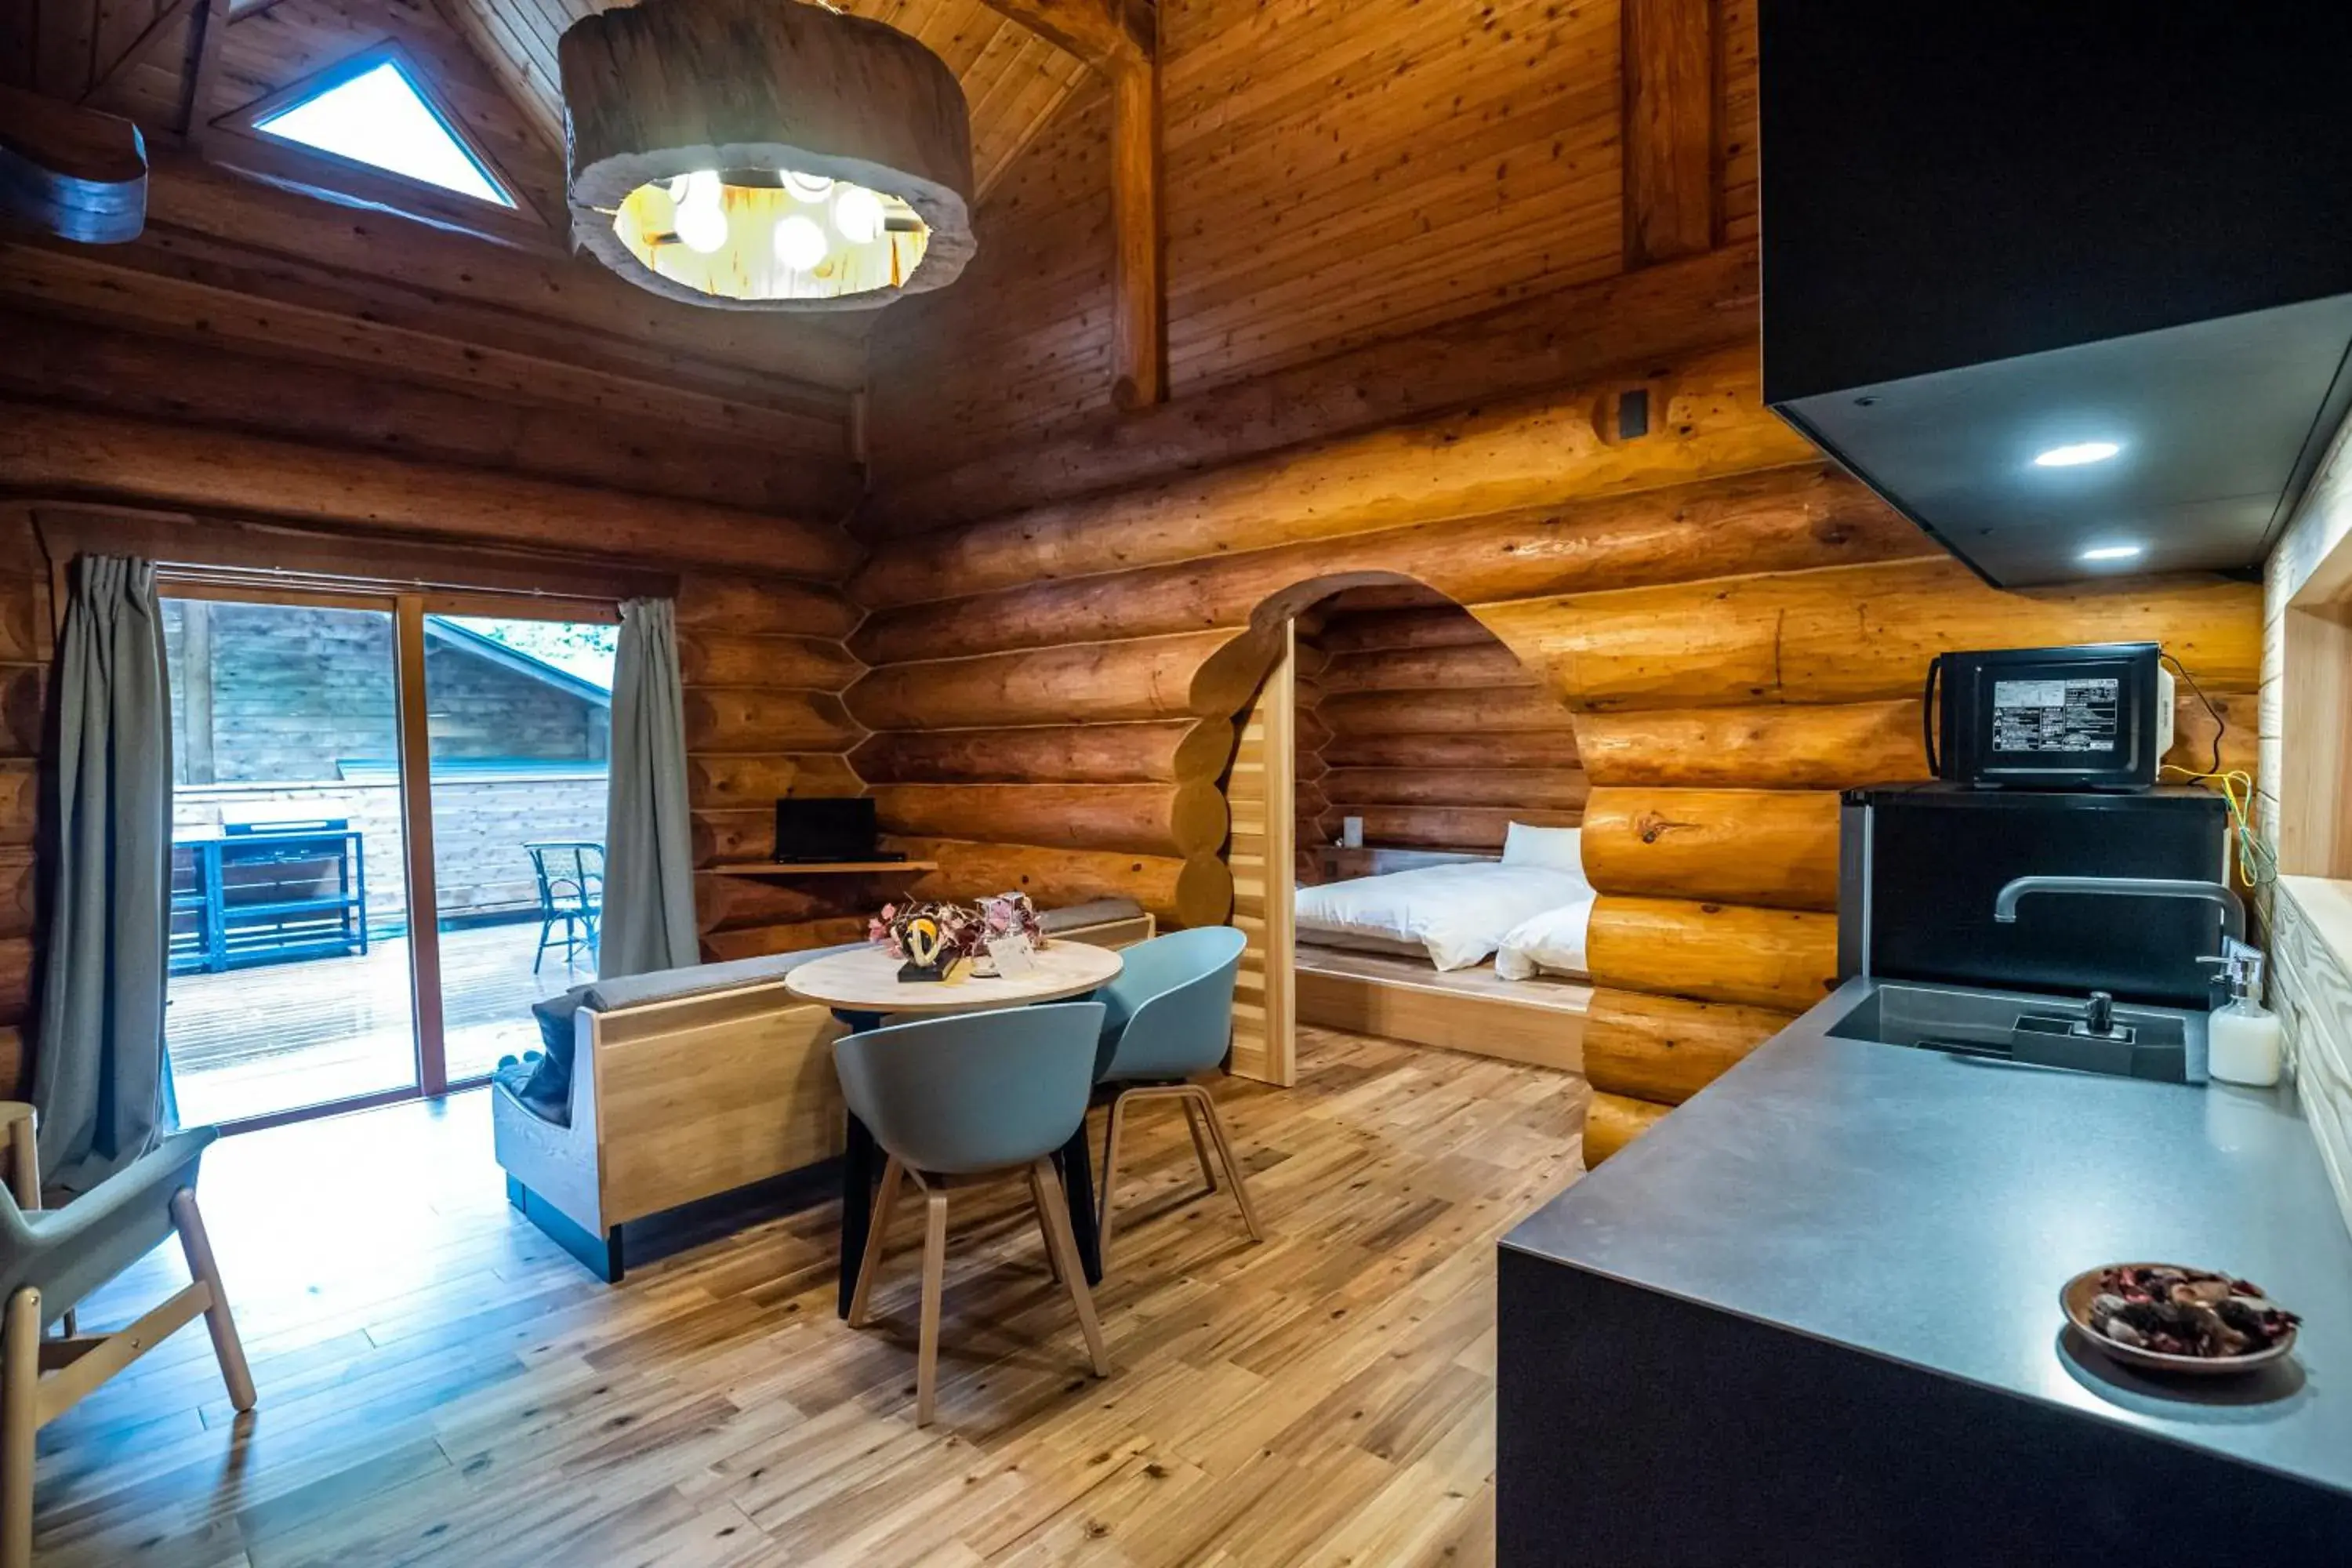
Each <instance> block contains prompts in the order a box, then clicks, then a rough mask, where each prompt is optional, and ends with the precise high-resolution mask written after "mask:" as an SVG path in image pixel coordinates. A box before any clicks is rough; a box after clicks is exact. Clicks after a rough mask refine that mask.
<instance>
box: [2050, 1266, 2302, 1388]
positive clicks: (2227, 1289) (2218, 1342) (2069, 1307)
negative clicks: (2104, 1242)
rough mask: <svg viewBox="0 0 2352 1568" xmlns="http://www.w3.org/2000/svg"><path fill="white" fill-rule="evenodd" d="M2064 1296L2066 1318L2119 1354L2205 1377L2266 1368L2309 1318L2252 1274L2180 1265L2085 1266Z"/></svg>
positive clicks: (2289, 1346)
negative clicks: (2256, 1282)
mask: <svg viewBox="0 0 2352 1568" xmlns="http://www.w3.org/2000/svg"><path fill="white" fill-rule="evenodd" d="M2058 1300H2059V1304H2060V1305H2061V1306H2063V1308H2064V1309H2065V1310H2066V1320H2067V1321H2069V1322H2071V1323H2073V1324H2074V1327H2075V1328H2076V1329H2077V1330H2079V1331H2081V1332H2082V1334H2083V1336H2084V1338H2086V1339H2088V1340H2089V1341H2090V1342H2092V1343H2093V1344H2095V1345H2096V1346H2098V1347H2099V1349H2100V1350H2102V1351H2104V1352H2106V1353H2107V1354H2108V1355H2111V1356H2113V1357H2114V1358H2115V1359H2116V1360H2117V1361H2119V1362H2123V1363H2126V1364H2127V1365H2131V1366H2137V1367H2146V1368H2147V1369H2149V1370H2150V1371H2156V1372H2174V1373H2192V1374H2196V1375H2200V1376H2211V1375H2216V1374H2226V1373H2241V1372H2252V1371H2253V1370H2255V1369H2256V1368H2258V1367H2264V1366H2268V1365H2269V1364H2270V1363H2273V1362H2274V1361H2277V1360H2278V1359H2279V1358H2280V1357H2282V1356H2284V1355H2285V1354H2286V1353H2287V1352H2289V1351H2292V1350H2293V1349H2294V1326H2295V1324H2297V1323H2299V1322H2301V1321H2303V1320H2301V1319H2300V1318H2297V1317H2296V1316H2295V1315H2294V1313H2293V1312H2290V1311H2288V1310H2286V1309H2284V1307H2281V1306H2278V1305H2277V1304H2276V1303H2274V1302H2273V1301H2272V1300H2270V1299H2269V1298H2268V1297H2266V1296H2264V1295H2263V1292H2262V1289H2261V1288H2260V1287H2259V1286H2256V1285H2254V1284H2253V1283H2252V1282H2251V1281H2249V1280H2244V1279H2238V1278H2236V1277H2235V1276H2234V1275H2229V1274H2216V1273H2214V1272H2213V1271H2212V1270H2211V1269H2210V1268H2183V1267H2182V1266H2181V1265H2179V1264H2177V1263H2110V1264H2108V1265H2106V1266H2105V1268H2087V1269H2084V1271H2083V1272H2082V1273H2080V1274H2077V1275H2075V1276H2074V1278H2073V1279H2069V1280H2067V1281H2066V1288H2065V1289H2063V1290H2062V1291H2060V1292H2059V1294H2058Z"/></svg>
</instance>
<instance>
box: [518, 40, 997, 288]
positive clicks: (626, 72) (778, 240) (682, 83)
mask: <svg viewBox="0 0 2352 1568" xmlns="http://www.w3.org/2000/svg"><path fill="white" fill-rule="evenodd" d="M560 63H561V66H562V76H563V116H564V129H565V142H566V144H567V147H568V151H569V159H570V174H571V208H572V233H573V237H575V238H576V239H577V240H578V241H579V242H580V243H581V244H583V245H584V246H586V247H587V248H588V249H589V250H590V251H591V252H593V254H594V255H595V256H596V258H598V259H599V260H601V261H603V262H604V265H605V266H607V267H610V268H612V269H613V270H614V271H615V272H618V273H619V274H620V275H621V276H622V277H624V278H626V279H629V281H631V282H632V283H635V284H636V285H637V286H638V287H639V288H643V289H652V290H653V291H654V292H655V293H656V294H661V295H664V296H667V298H669V299H673V300H684V301H685V302H687V303H688V304H695V305H711V306H717V307H719V308H721V309H724V310H861V309H871V308H872V307H874V306H877V305H885V304H887V303H889V302H890V301H891V300H895V299H897V298H898V297H899V296H901V295H904V294H916V293H921V292H923V291H925V290H927V289H937V288H940V287H941V286H942V285H945V284H947V283H950V282H953V281H954V280H955V278H956V276H957V274H959V273H961V271H962V270H963V268H964V263H965V262H967V261H969V260H970V259H971V254H972V248H973V246H972V237H971V185H972V179H971V121H970V119H969V116H968V115H967V113H966V110H965V108H964V100H963V89H962V88H961V86H960V85H959V84H958V83H957V81H956V79H955V74H954V73H953V72H952V71H950V70H949V69H948V68H947V66H946V65H945V64H944V63H943V62H942V61H941V60H940V58H939V57H938V56H937V55H934V54H933V53H931V52H930V50H929V49H927V48H925V47H923V46H922V45H920V44H919V43H917V42H916V41H915V40H914V39H912V38H910V37H907V35H905V34H904V33H900V32H898V31H897V30H895V29H893V28H890V27H887V26H883V25H882V24H881V23H879V22H870V21H867V20H866V19H864V18H863V17H858V16H845V15H843V14H842V13H840V12H838V11H832V10H827V9H825V8H824V7H823V6H821V5H801V4H799V3H798V0H646V3H645V4H643V5H635V6H629V7H625V8H623V9H620V10H614V11H605V12H603V13H601V14H599V15H596V16H588V17H584V18H583V19H582V20H580V21H578V22H575V23H574V24H572V26H571V28H570V29H569V30H567V31H566V32H565V33H564V35H563V42H562V47H561V50H560Z"/></svg>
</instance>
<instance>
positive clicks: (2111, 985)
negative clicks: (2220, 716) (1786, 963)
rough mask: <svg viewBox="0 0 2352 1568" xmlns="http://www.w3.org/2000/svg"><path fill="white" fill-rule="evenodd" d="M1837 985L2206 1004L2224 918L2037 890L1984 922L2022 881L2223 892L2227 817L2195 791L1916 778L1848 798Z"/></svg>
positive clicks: (2194, 907)
mask: <svg viewBox="0 0 2352 1568" xmlns="http://www.w3.org/2000/svg"><path fill="white" fill-rule="evenodd" d="M1839 842H1840V854H1841V866H1840V879H1839V880H1840V886H1839V889H1838V975H1839V978H1840V979H1842V980H1843V979H1849V978H1851V977H1853V975H1856V974H1869V975H1873V976H1874V977H1876V978H1879V979H1883V980H1926V981H1941V982H1944V983H1946V984H1957V985H1983V986H1992V987H1997V988H2000V989H2004V990H2022V991H2049V992H2054V993H2058V994H2067V995H2074V996H2080V995H2083V994H2086V993H2088V992H2091V991H2095V990H2096V991H2107V992H2111V993H2113V994H2115V995H2116V998H2118V999H2119V1000H2122V1001H2126V1002H2141V1003H2151V1004H2154V1005H2159V1006H2168V1007H2189V1008H2199V1007H2204V1006H2207V1005H2210V985H2211V983H2212V977H2213V973H2214V972H2213V968H2212V966H2211V965H2210V964H2200V963H2198V960H2199V959H2200V958H2202V957H2205V956H2207V955H2209V954H2212V953H2218V952H2221V914H2220V911H2219V910H2218V909H2216V908H2215V907H2214V906H2213V905H2210V904H2202V903H2197V902H2194V901H2190V900H2181V899H2140V898H2128V897H2122V898H2118V897H2106V896H2101V897H2085V896H2083V895H2079V894H2074V895H2069V894H2037V895H2035V896H2034V897H2032V898H2028V899H2025V900H2021V901H2020V903H2019V904H2018V906H2017V920H2016V921H2015V923H2013V924H2004V923H2002V922H2000V921H1996V920H1994V919H1993V902H1994V900H1995V899H1996V897H1997V896H1998V895H1999V894H2000V889H2001V888H2002V887H2003V886H2004V885H2006V884H2007V883H2008V882H2010V881H2011V879H2015V878H2018V877H2050V876H2055V877H2133V878H2142V877H2162V878H2177V879H2187V880H2194V881H2200V882H2223V881H2226V880H2227V879H2228V868H2229V808H2228V806H2227V805H2225V804H2224V803H2223V801H2222V799H2221V796H2219V795H2212V794H2210V793H2208V792H2207V791H2204V790H2201V789H2194V788H2172V787H2166V788H2158V789H2151V790H2146V791H2142V792H2140V793H2138V794H2136V795H2116V794H2072V793H2057V792H2040V791H2027V790H1987V789H1973V788H1970V787H1969V786H1967V785H1962V784H1910V785H1889V786H1885V787H1879V788H1870V789H1854V790H1848V791H1847V792H1846V793H1845V795H1844V805H1843V820H1842V823H1841V832H1840V841H1839Z"/></svg>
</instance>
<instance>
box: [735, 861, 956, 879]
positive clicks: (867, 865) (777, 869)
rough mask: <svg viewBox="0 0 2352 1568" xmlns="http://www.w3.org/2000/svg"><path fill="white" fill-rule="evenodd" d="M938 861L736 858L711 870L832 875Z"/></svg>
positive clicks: (932, 866) (925, 866)
mask: <svg viewBox="0 0 2352 1568" xmlns="http://www.w3.org/2000/svg"><path fill="white" fill-rule="evenodd" d="M939 868H940V863H939V862H938V861H936V860H812V861H800V860H736V861H732V862H730V863H729V864H727V865H724V866H712V867H709V868H707V869H709V870H711V871H715V872H717V873H718V874H719V876H722V877H830V876H854V875H856V874H858V873H860V872H875V871H936V870H938V869H939Z"/></svg>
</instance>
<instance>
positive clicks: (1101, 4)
mask: <svg viewBox="0 0 2352 1568" xmlns="http://www.w3.org/2000/svg"><path fill="white" fill-rule="evenodd" d="M985 3H986V5H987V6H988V8H989V9H990V10H992V11H995V12H998V13H999V14H1001V15H1003V16H1010V17H1012V18H1013V20H1014V21H1016V22H1018V23H1020V24H1021V25H1022V26H1024V27H1026V28H1028V29H1029V30H1030V31H1031V32H1033V33H1035V34H1036V35H1037V36H1038V37H1042V38H1044V39H1045V40H1046V41H1047V42H1049V43H1052V44H1055V45H1056V46H1058V47H1061V48H1063V49H1065V50H1066V51H1068V52H1069V53H1071V54H1074V55H1076V56H1077V57H1078V58H1080V59H1082V60H1084V61H1086V62H1087V64H1088V65H1090V66H1092V67H1094V68H1095V69H1097V70H1098V71H1100V72H1101V73H1102V74H1103V75H1105V76H1107V77H1108V76H1113V75H1116V74H1117V73H1118V71H1119V70H1121V69H1123V68H1127V67H1129V66H1135V65H1149V64H1150V63H1151V59H1152V57H1153V54H1154V52H1155V39H1154V28H1153V23H1152V7H1151V5H1150V3H1149V0H1134V3H1130V0H985Z"/></svg>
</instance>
